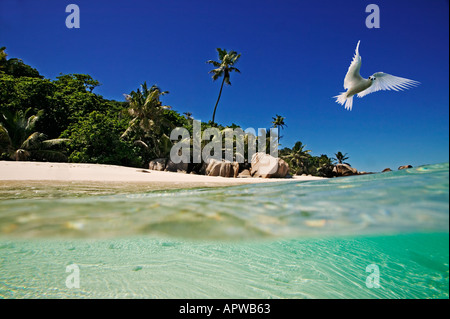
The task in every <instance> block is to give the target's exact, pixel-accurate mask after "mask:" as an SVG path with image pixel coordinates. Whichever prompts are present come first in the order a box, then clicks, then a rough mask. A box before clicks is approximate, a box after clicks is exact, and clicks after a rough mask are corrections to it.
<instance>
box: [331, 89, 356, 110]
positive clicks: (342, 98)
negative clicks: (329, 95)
mask: <svg viewBox="0 0 450 319" xmlns="http://www.w3.org/2000/svg"><path fill="white" fill-rule="evenodd" d="M334 97H335V98H336V102H337V103H339V104H340V105H344V104H345V109H346V110H350V111H351V110H352V106H353V96H350V97H347V92H343V93H341V94H339V95H337V96H334Z"/></svg>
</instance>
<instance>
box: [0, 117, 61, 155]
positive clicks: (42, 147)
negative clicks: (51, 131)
mask: <svg viewBox="0 0 450 319" xmlns="http://www.w3.org/2000/svg"><path fill="white" fill-rule="evenodd" d="M29 111H30V109H28V110H26V111H25V112H24V111H22V110H19V111H16V112H15V113H11V112H8V111H4V112H3V113H2V114H1V117H0V154H1V157H0V158H2V159H15V160H18V161H19V160H20V161H26V160H40V161H54V162H64V161H67V157H66V156H65V154H64V153H63V152H61V151H60V150H58V148H60V147H61V146H62V145H63V144H64V143H66V142H67V141H68V140H67V139H50V140H49V139H48V138H47V135H45V134H44V133H40V132H36V131H35V128H36V123H38V122H39V120H40V115H41V114H42V112H38V114H37V115H31V116H29V117H28V113H29Z"/></svg>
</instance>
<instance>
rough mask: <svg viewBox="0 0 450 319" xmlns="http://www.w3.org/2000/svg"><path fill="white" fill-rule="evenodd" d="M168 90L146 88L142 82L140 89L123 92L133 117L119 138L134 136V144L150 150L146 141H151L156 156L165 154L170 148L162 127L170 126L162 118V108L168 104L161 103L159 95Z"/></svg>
mask: <svg viewBox="0 0 450 319" xmlns="http://www.w3.org/2000/svg"><path fill="white" fill-rule="evenodd" d="M168 93H169V92H168V91H161V89H160V88H159V87H158V86H156V85H153V86H151V87H150V88H148V86H147V83H146V82H144V83H143V84H142V85H141V88H140V89H137V91H136V92H135V91H133V92H131V93H130V94H125V99H126V100H127V102H128V103H129V105H130V107H129V109H128V113H129V114H130V115H131V116H132V117H133V118H132V120H131V121H130V123H129V126H128V128H127V129H126V131H125V132H124V133H123V134H122V136H121V138H130V137H133V138H135V141H134V144H135V145H138V146H141V147H143V148H144V149H147V150H150V147H149V146H148V144H147V143H146V140H147V141H151V142H152V143H153V148H152V152H153V154H154V155H155V156H156V157H160V156H161V155H165V154H163V153H167V151H168V150H170V139H169V137H168V136H167V135H166V134H164V132H163V130H162V129H163V128H164V127H170V126H171V123H170V122H169V121H168V120H166V119H165V118H164V110H166V109H170V108H171V107H170V106H168V105H163V104H162V102H161V101H160V97H161V96H163V95H165V94H168Z"/></svg>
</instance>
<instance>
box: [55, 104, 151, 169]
mask: <svg viewBox="0 0 450 319" xmlns="http://www.w3.org/2000/svg"><path fill="white" fill-rule="evenodd" d="M125 125H126V121H124V120H119V119H117V118H114V117H112V116H111V115H110V114H104V113H101V112H99V111H93V112H91V113H90V114H89V115H88V116H87V117H86V118H80V119H79V121H78V122H76V123H72V124H70V125H69V127H68V128H67V130H65V131H64V132H63V134H62V137H67V138H69V139H70V140H71V142H70V143H69V144H68V154H69V161H70V162H74V163H100V164H115V165H125V166H134V167H140V166H142V164H143V163H142V162H141V158H140V157H139V156H138V154H137V152H136V148H135V147H133V145H132V143H129V142H126V141H123V140H121V139H120V134H121V132H123V130H124V127H125Z"/></svg>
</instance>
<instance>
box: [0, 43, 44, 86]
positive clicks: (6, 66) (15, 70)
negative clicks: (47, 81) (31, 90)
mask: <svg viewBox="0 0 450 319" xmlns="http://www.w3.org/2000/svg"><path fill="white" fill-rule="evenodd" d="M5 50H6V47H1V48H0V72H4V73H5V74H8V75H12V76H13V77H23V76H26V77H31V78H39V79H42V78H43V76H42V75H40V74H39V72H38V71H37V70H36V69H34V68H32V67H31V66H29V65H27V64H25V63H23V61H22V60H21V59H16V58H13V59H6V57H7V56H8V54H6V52H5Z"/></svg>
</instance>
